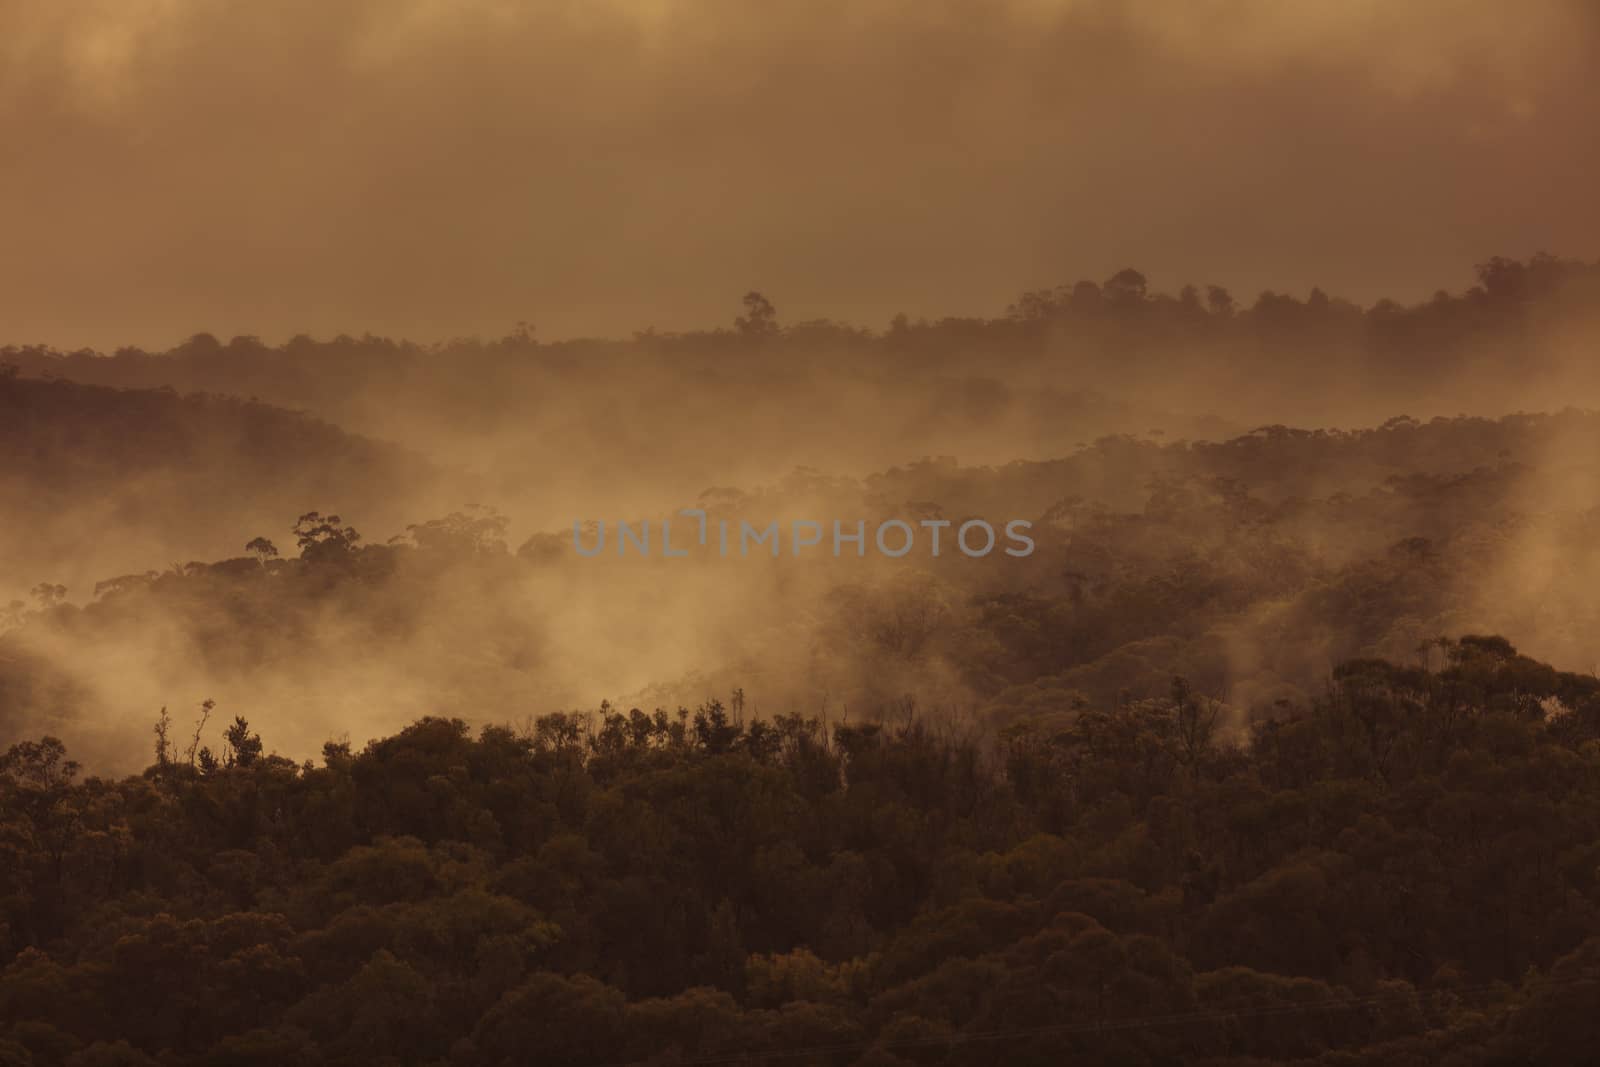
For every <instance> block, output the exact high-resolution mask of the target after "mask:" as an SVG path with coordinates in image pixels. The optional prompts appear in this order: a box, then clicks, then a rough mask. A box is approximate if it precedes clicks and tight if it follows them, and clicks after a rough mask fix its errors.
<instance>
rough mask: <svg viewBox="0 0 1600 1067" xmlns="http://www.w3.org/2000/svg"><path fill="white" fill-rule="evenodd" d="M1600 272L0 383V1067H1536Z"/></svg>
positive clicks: (1583, 574) (1599, 742)
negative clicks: (1094, 1066)
mask: <svg viewBox="0 0 1600 1067" xmlns="http://www.w3.org/2000/svg"><path fill="white" fill-rule="evenodd" d="M1597 275H1600V268H1597V267H1595V266H1591V265H1587V264H1583V263H1579V262H1574V261H1564V260H1557V259H1554V258H1552V257H1542V256H1541V257H1537V258H1535V259H1533V260H1531V261H1524V262H1517V261H1512V260H1505V259H1496V260H1491V261H1488V262H1486V263H1485V264H1483V265H1482V266H1480V267H1479V268H1478V284H1477V285H1476V286H1474V287H1473V288H1471V289H1469V290H1467V291H1466V292H1464V293H1461V294H1457V295H1449V294H1441V295H1440V296H1439V297H1438V298H1436V299H1435V300H1432V301H1428V302H1424V303H1422V304H1416V305H1411V306H1401V305H1398V304H1391V303H1387V302H1385V303H1380V304H1378V305H1374V306H1371V307H1366V308H1362V307H1357V306H1356V305H1354V304H1351V303H1348V302H1345V301H1341V300H1338V299H1336V298H1331V297H1327V296H1325V295H1324V294H1322V293H1320V291H1319V292H1313V293H1312V294H1311V295H1310V297H1308V298H1306V299H1299V298H1294V297H1289V296H1284V295H1279V294H1272V293H1268V294H1263V295H1262V296H1261V297H1260V298H1258V299H1257V300H1255V301H1254V302H1244V301H1240V300H1237V299H1236V298H1235V297H1234V296H1233V295H1232V294H1229V293H1227V292H1225V291H1222V290H1220V289H1217V288H1214V287H1213V288H1209V289H1202V288H1200V287H1198V286H1191V287H1187V288H1185V289H1183V290H1181V291H1180V292H1178V293H1176V294H1163V293H1159V292H1154V291H1152V289H1151V287H1150V285H1149V284H1148V282H1147V280H1146V279H1145V278H1144V276H1143V275H1141V274H1140V273H1139V272H1137V271H1134V270H1123V271H1119V272H1117V273H1115V274H1113V275H1112V276H1111V277H1109V278H1107V279H1106V280H1105V281H1103V282H1100V283H1089V282H1082V283H1077V284H1074V285H1071V286H1062V287H1058V288H1054V289H1049V290H1041V291H1038V292H1030V293H1027V294H1024V295H1023V296H1022V297H1020V298H1018V300H1016V301H1015V302H1014V304H1013V305H1012V306H1011V307H1010V308H1009V309H1007V311H1006V313H1005V314H1003V315H1001V316H998V317H995V318H990V319H971V320H965V319H945V320H940V321H935V322H913V321H910V320H908V319H905V318H900V319H896V320H895V321H893V322H892V323H890V324H889V326H888V328H887V329H886V330H883V331H878V332H875V331H871V330H866V329H861V328H857V327H849V326H843V325H840V324H836V323H828V322H788V321H786V320H785V319H784V317H783V314H782V304H781V301H780V300H779V299H778V298H777V295H776V294H767V293H766V292H765V291H758V290H752V291H750V292H748V293H747V295H746V296H745V297H744V298H743V299H742V300H741V301H739V302H738V305H737V308H731V309H730V314H729V316H728V320H727V323H728V324H727V325H726V326H725V327H721V328H718V329H713V330H707V331H703V332H697V333H688V334H663V333H659V332H655V331H644V332H641V333H639V334H638V335H636V336H634V337H633V338H631V339H628V340H615V341H568V342H544V341H540V340H538V339H537V338H536V334H535V331H534V330H533V329H532V327H531V326H529V325H527V324H521V325H519V326H518V327H517V328H516V329H515V330H514V331H513V332H512V333H511V334H510V335H508V336H507V337H505V338H502V339H499V340H496V341H478V340H463V341H458V342H452V343H450V344H448V345H441V346H423V345H414V344H409V343H402V342H394V341H389V340H385V339H379V338H372V337H366V338H336V339H334V340H331V341H325V342H318V341H313V340H310V339H309V338H298V339H294V340H291V341H290V342H287V343H285V344H283V345H278V346H270V345H266V344H263V343H261V342H258V341H255V340H253V339H249V338H240V339H235V340H234V341H232V342H229V343H226V344H224V343H222V342H219V341H217V340H216V339H214V338H209V337H206V336H204V335H202V336H199V337H196V338H194V339H192V340H191V341H189V342H187V343H185V344H184V345H182V346H180V347H179V348H177V349H175V350H173V351H171V352H167V353H159V354H154V353H142V352H136V351H131V350H124V351H121V352H117V353H115V354H113V355H110V356H102V355H98V354H92V353H59V352H53V351H50V350H47V349H41V348H10V349H6V350H4V354H3V359H0V362H4V363H5V364H6V365H7V369H6V370H5V372H4V373H3V374H0V412H3V413H4V415H5V416H6V417H5V418H3V419H0V455H3V457H4V460H5V463H4V465H3V467H0V505H3V507H4V514H5V517H6V523H5V525H4V526H3V527H0V549H3V550H4V554H3V557H0V1064H13V1063H14V1064H19V1065H23V1067H27V1065H41V1067H42V1065H57V1064H59V1065H63V1067H68V1065H70V1067H84V1065H93V1064H101V1063H117V1064H180V1065H181V1064H188V1063H194V1064H200V1063H207V1064H209V1063H237V1064H280V1063H304V1064H319V1063H321V1064H339V1063H349V1064H356V1063H360V1064H368V1063H393V1064H412V1063H418V1064H479V1063H484V1064H502V1063H504V1064H510V1063H521V1062H526V1061H527V1060H528V1059H529V1058H530V1057H535V1056H536V1057H540V1058H543V1059H545V1060H549V1061H551V1062H564V1063H565V1062H570V1063H596V1064H608V1063H622V1062H660V1063H672V1062H730V1063H734V1062H759V1061H760V1060H759V1057H761V1056H769V1057H770V1056H777V1055H780V1054H781V1055H783V1056H785V1057H786V1058H787V1061H789V1062H803V1063H815V1064H876V1065H897V1064H922V1063H926V1064H934V1063H940V1064H965V1063H978V1062H985V1063H987V1062H993V1061H995V1060H996V1059H999V1060H1002V1061H1004V1062H1016V1063H1040V1064H1044V1063H1057V1062H1061V1061H1062V1060H1063V1059H1070V1058H1074V1057H1077V1058H1083V1059H1086V1060H1092V1061H1095V1062H1123V1063H1150V1064H1155V1063H1167V1062H1173V1061H1174V1060H1179V1059H1181V1060H1185V1061H1187V1062H1199V1063H1212V1064H1216V1065H1223V1064H1252V1063H1262V1062H1308V1063H1309V1062H1316V1063H1321V1064H1332V1063H1373V1064H1378V1063H1385V1064H1387V1063H1396V1062H1400V1063H1406V1062H1414V1063H1435V1062H1451V1063H1459V1064H1480V1063H1481V1064H1485V1065H1488V1064H1499V1063H1512V1062H1571V1061H1574V1060H1578V1059H1581V1058H1582V1057H1583V1056H1585V1055H1587V1054H1588V1053H1587V1049H1588V1048H1589V1045H1590V1043H1591V1042H1592V1039H1593V1034H1592V1022H1591V1019H1590V1016H1591V1014H1592V1012H1591V1011H1590V1005H1591V1002H1592V1001H1593V993H1594V990H1595V988H1596V982H1600V972H1597V970H1596V968H1597V966H1600V947H1597V946H1600V911H1597V908H1600V903H1597V901H1600V884H1597V882H1596V877H1595V875H1596V870H1597V869H1600V867H1597V863H1600V854H1597V853H1596V846H1595V845H1594V842H1595V840H1596V839H1597V838H1600V762H1597V761H1600V683H1597V682H1596V681H1595V675H1594V671H1595V665H1596V658H1595V656H1594V653H1593V642H1592V635H1593V634H1594V633H1596V632H1597V630H1600V608H1597V607H1596V605H1595V603H1594V602H1593V597H1592V596H1591V595H1590V591H1591V590H1592V589H1593V588H1595V587H1596V583H1597V582H1600V518H1597V516H1600V415H1597V414H1595V413H1594V412H1592V411H1589V410H1585V409H1584V408H1583V407H1582V405H1583V403H1584V402H1585V400H1586V399H1587V398H1588V397H1589V396H1592V395H1594V394H1593V392H1592V388H1591V385H1592V384H1593V383H1590V382H1589V379H1588V378H1587V377H1586V375H1587V373H1588V368H1587V364H1586V363H1585V362H1584V360H1583V359H1582V358H1579V357H1580V356H1581V354H1582V353H1583V352H1586V351H1587V348H1586V347H1585V346H1586V345H1587V344H1588V343H1589V342H1590V340H1591V339H1592V338H1593V337H1595V336H1596V334H1595V333H1594V332H1593V331H1594V328H1595V327H1596V325H1597V322H1596V316H1597V313H1600V293H1597V292H1596V288H1595V286H1596V284H1597ZM1224 354H1225V355H1224ZM1540 390H1545V393H1544V394H1541V393H1540ZM1540 395H1545V396H1546V397H1549V396H1555V397H1557V398H1558V399H1559V400H1560V402H1559V403H1542V404H1539V405H1537V406H1540V407H1543V408H1544V409H1546V410H1545V411H1544V413H1518V414H1507V413H1506V412H1507V411H1508V410H1510V409H1511V408H1513V407H1515V406H1517V404H1516V400H1517V398H1519V397H1523V396H1526V397H1528V398H1531V399H1538V398H1539V396H1540ZM245 396H248V397H252V398H259V399H249V400H244V399H239V397H245ZM1399 397H1404V402H1403V403H1402V402H1400V401H1399V400H1397V399H1396V398H1399ZM1469 400H1474V401H1481V404H1482V407H1483V409H1484V410H1487V411H1488V412H1490V414H1463V413H1461V412H1463V411H1468V410H1477V408H1478V405H1477V404H1476V403H1470V404H1469V403H1468V401H1469ZM1457 402H1459V403H1460V406H1459V407H1457V406H1455V405H1456V403H1457ZM1297 405H1299V408H1298V410H1300V411H1301V412H1304V411H1313V410H1315V411H1323V412H1335V411H1337V412H1343V413H1345V414H1347V415H1350V417H1351V418H1350V421H1347V422H1343V423H1341V422H1340V421H1338V420H1333V419H1304V418H1301V417H1297V416H1296V415H1295V412H1296V410H1297ZM1259 411H1275V412H1281V413H1282V414H1281V415H1274V416H1273V417H1271V418H1268V419H1264V420H1259V421H1258V420H1257V419H1255V418H1254V417H1253V416H1254V415H1255V414H1256V413H1257V412H1259ZM1341 425H1342V426H1343V428H1340V427H1341ZM683 508H694V509H699V510H700V511H703V512H704V513H705V516H706V519H707V521H708V523H711V524H715V523H718V522H728V523H732V524H735V525H737V524H738V523H740V522H743V521H748V522H750V523H752V524H756V525H759V526H763V527H764V526H766V525H767V524H768V523H772V522H780V523H788V522H792V521H794V520H796V519H804V520H819V521H822V522H825V523H831V522H832V521H834V520H836V519H837V520H842V521H844V522H845V523H847V524H853V523H854V522H855V521H857V520H860V521H864V522H866V523H867V524H868V526H869V527H871V526H875V525H876V524H878V523H881V522H883V521H886V520H889V519H901V520H907V521H912V522H916V521H921V520H933V521H948V522H952V523H957V524H959V523H961V522H964V521H967V520H969V519H974V518H982V519H985V520H987V521H990V522H991V523H993V524H994V525H996V526H997V527H998V526H1001V525H1003V524H1004V523H1005V522H1006V521H1008V520H1011V519H1023V520H1027V521H1028V522H1030V523H1031V524H1032V525H1031V528H1030V535H1031V536H1032V538H1033V539H1034V541H1035V542H1036V550H1035V551H1034V552H1033V553H1032V554H1031V555H1029V556H1028V557H1027V558H1023V559H1016V558H1007V557H1004V556H1002V555H1000V554H996V555H994V556H991V557H986V558H984V559H971V558H968V557H966V556H964V555H963V554H961V553H959V552H950V553H946V554H944V555H941V556H938V557H932V556H928V555H922V554H919V555H916V556H914V557H907V558H905V559H892V558H888V557H884V556H881V555H868V556H866V557H865V558H857V557H855V556H854V555H853V554H850V553H846V554H845V555H844V556H843V557H842V558H834V557H833V556H832V554H831V553H827V552H825V551H819V552H818V553H817V554H816V555H814V556H795V555H793V554H792V553H789V552H785V553H783V554H781V555H780V556H779V557H778V558H772V557H771V556H768V555H765V554H764V553H757V554H755V555H754V556H753V557H752V558H750V559H741V560H729V559H724V558H721V557H719V556H718V555H717V554H716V553H715V552H714V551H710V550H702V551H692V552H690V553H689V554H688V556H686V557H684V558H674V559H667V558H662V557H661V556H660V555H659V554H657V555H652V556H649V557H646V556H643V555H640V554H632V555H629V554H625V553H624V554H618V553H617V552H616V546H615V545H612V546H610V548H611V551H609V552H607V553H605V554H603V555H602V556H599V557H595V558H585V557H583V556H580V555H579V554H578V553H577V552H576V550H575V549H574V545H573V540H572V537H573V529H574V525H575V523H576V524H578V525H580V526H581V524H582V522H583V521H585V520H587V521H591V522H593V521H600V520H604V521H606V522H608V523H615V522H618V521H627V522H630V523H635V524H640V523H644V522H650V523H654V524H658V525H657V529H659V523H660V522H661V521H662V520H663V519H665V518H667V517H671V516H676V515H679V514H680V509H683ZM686 528H687V527H686ZM674 533H675V536H676V533H677V530H676V529H675V530H674Z"/></svg>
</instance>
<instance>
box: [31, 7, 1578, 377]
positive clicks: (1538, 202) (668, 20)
mask: <svg viewBox="0 0 1600 1067" xmlns="http://www.w3.org/2000/svg"><path fill="white" fill-rule="evenodd" d="M1597 42H1600V19H1597V17H1596V15H1595V8H1594V7H1593V5H1589V4H1584V3H1581V2H1572V3H1566V2H1563V0H1542V2H1540V3H1537V4H1526V5H1518V6H1516V7H1508V6H1507V5H1505V4H1503V3H1499V2H1477V0H1453V2H1442V0H1407V2H1406V3H1404V4H1395V3H1375V2H1367V0H1340V2H1333V0H1330V2H1327V3H1311V2H1306V3H1300V4H1280V3H1275V2H1269V0H1172V2H1142V3H1135V4H1124V3H1112V2H1110V0H1076V2H1072V0H1009V2H1007V0H761V2H760V3H751V2H749V0H648V2H647V0H634V2H632V3H619V2H610V0H524V2H520V3H517V2H511V0H449V2H445V0H278V2H275V3H272V4H260V5H243V4H217V3H214V2H210V0H11V2H10V3H8V4H3V5H0V247H3V248H4V249H5V253H6V254H5V255H3V256H0V343H6V342H15V343H24V342H46V343H52V344H56V345H60V346H68V347H70V346H77V345H83V344H87V345H93V346H97V347H114V346H115V345H118V344H121V343H128V342H133V343H140V344H146V345H165V344H168V343H171V342H174V341H176V340H178V339H180V338H182V337H183V336H186V335H188V334H190V333H193V332H195V331H197V330H202V329H203V330H210V331H212V332H214V333H217V334H219V335H222V336H224V337H227V336H230V335H232V334H234V333H257V334H261V335H263V336H265V337H267V338H269V339H278V338H281V337H284V336H287V335H289V334H291V333H294V332H297V331H306V332H311V333H316V334H331V333H335V332H339V331H346V332H352V333H359V332H363V331H368V330H370V331H373V332H379V333H390V334H404V335H408V336H412V337H416V338H419V339H434V338H440V337H448V336H451V335H457V334H465V333H475V332H476V333H486V334H499V333H502V332H505V331H506V330H508V329H509V328H510V327H511V325H512V324H513V323H514V322H516V321H517V320H519V319H528V320H530V321H532V322H534V323H535V324H536V325H537V327H538V330H539V333H540V335H541V336H544V337H547V338H554V337H561V336H570V335H574V334H604V335H622V336H625V335H627V334H628V333H629V332H631V331H632V330H634V329H637V328H644V327H646V326H651V325H653V326H656V327H657V328H661V329H674V328H684V327H690V326H700V325H708V324H712V323H716V322H722V321H725V320H729V319H731V318H732V316H733V315H734V314H735V313H736V311H737V299H738V296H739V295H740V294H742V293H743V292H744V291H745V290H746V289H749V288H751V287H757V288H761V289H762V290H764V291H765V292H767V294H768V295H769V296H771V297H772V298H773V300H774V302H775V303H777V304H778V306H779V309H780V312H781V313H782V314H783V316H784V317H785V318H786V319H789V320H794V319H801V318H810V317H819V316H831V317H837V318H842V319H847V320H850V321H854V322H859V323H863V324H866V325H872V326H881V325H882V324H883V323H884V322H886V321H887V319H888V318H889V317H890V316H891V315H892V314H894V313H895V312H896V311H900V310H904V311H907V312H909V313H910V314H912V315H913V316H916V315H930V316H931V315H939V314H947V313H997V312H999V311H1000V310H1002V309H1003V308H1004V306H1005V304H1006V303H1007V302H1008V301H1009V300H1010V299H1011V298H1012V297H1013V296H1014V295H1015V294H1016V293H1017V292H1018V291H1020V290H1022V289H1024V288H1033V287H1040V286H1046V285H1054V284H1058V283H1060V282H1063V281H1071V280H1075V279H1077V278H1080V277H1092V278H1103V277H1105V276H1107V275H1108V274H1110V273H1112V272H1113V271H1114V270H1116V269H1118V268H1120V267H1122V266H1126V265H1136V266H1138V267H1140V268H1141V269H1143V270H1145V271H1146V273H1148V274H1149V275H1150V276H1151V278H1152V280H1153V281H1154V282H1155V283H1156V284H1157V285H1160V286H1164V287H1175V286H1176V285H1178V284H1181V283H1182V282H1184V281H1188V280H1193V281H1196V282H1207V281H1214V282H1220V283H1222V284H1227V285H1230V286H1232V287H1234V288H1235V289H1236V290H1237V291H1238V292H1239V293H1240V294H1241V295H1244V296H1249V295H1253V294H1254V292H1256V291H1257V290H1259V289H1261V288H1263V287H1266V286H1272V287H1276V288H1280V289H1288V290H1291V291H1300V292H1303V291H1304V290H1305V289H1307V288H1309V287H1310V286H1311V285H1312V284H1322V285H1323V286H1324V287H1326V288H1328V289H1330V290H1332V291H1335V292H1339V293H1344V294H1347V295H1350V296H1352V297H1354V298H1357V299H1362V300H1370V299H1373V298H1375V297H1377V296H1379V295H1384V294H1393V295H1396V296H1400V297H1403V298H1416V297H1420V296H1424V295H1426V294H1427V293H1429V292H1431V291H1432V290H1433V289H1434V288H1437V287H1440V286H1448V287H1451V288H1460V287H1462V286H1463V285H1465V284H1467V283H1468V282H1469V281H1470V277H1471V276H1470V268H1471V265H1472V263H1474V262H1475V261H1477V260H1480V259H1483V258H1485V257H1487V256H1489V255H1492V254H1496V253H1503V254H1508V255H1526V254H1529V253H1531V252H1533V251H1535V250H1538V249H1548V250H1549V251H1551V252H1555V253H1557V254H1564V255H1571V256H1582V257H1585V258H1593V257H1595V256H1597V255H1600V207H1597V206H1596V198H1595V196H1594V193H1593V183H1594V176H1595V174H1596V173H1600V123H1597V122H1596V121H1595V115H1596V113H1597V107H1596V105H1597V103H1600V91H1597V89H1596V80H1595V79H1594V77H1593V75H1592V73H1591V72H1592V70H1593V69H1595V61H1596V60H1597V59H1600V47H1597Z"/></svg>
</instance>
